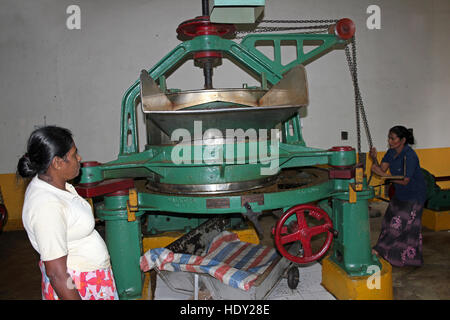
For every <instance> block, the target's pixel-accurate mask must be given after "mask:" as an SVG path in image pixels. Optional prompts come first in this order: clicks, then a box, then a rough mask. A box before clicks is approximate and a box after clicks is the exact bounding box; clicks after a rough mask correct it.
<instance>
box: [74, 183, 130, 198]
mask: <svg viewBox="0 0 450 320" xmlns="http://www.w3.org/2000/svg"><path fill="white" fill-rule="evenodd" d="M131 188H134V180H133V179H111V180H105V181H102V182H99V183H94V184H79V185H77V186H75V190H76V191H77V192H78V194H79V195H80V196H82V197H83V198H93V197H98V196H102V195H105V194H110V193H115V192H117V191H122V190H128V189H131Z"/></svg>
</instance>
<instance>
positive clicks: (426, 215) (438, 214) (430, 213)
mask: <svg viewBox="0 0 450 320" xmlns="http://www.w3.org/2000/svg"><path fill="white" fill-rule="evenodd" d="M422 226H424V227H426V228H428V229H431V230H434V231H441V230H450V210H447V211H434V210H430V209H427V208H424V209H423V214H422Z"/></svg>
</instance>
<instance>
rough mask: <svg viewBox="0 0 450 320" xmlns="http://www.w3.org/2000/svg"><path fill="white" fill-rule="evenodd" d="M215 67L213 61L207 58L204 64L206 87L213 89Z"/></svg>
mask: <svg viewBox="0 0 450 320" xmlns="http://www.w3.org/2000/svg"><path fill="white" fill-rule="evenodd" d="M212 69H213V67H212V63H211V61H209V60H207V61H205V62H204V65H203V75H204V76H205V89H212V88H213V86H212V73H213V70H212Z"/></svg>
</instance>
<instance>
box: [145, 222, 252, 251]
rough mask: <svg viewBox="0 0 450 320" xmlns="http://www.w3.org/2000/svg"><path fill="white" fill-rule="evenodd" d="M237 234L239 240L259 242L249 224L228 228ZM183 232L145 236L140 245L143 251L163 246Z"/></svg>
mask: <svg viewBox="0 0 450 320" xmlns="http://www.w3.org/2000/svg"><path fill="white" fill-rule="evenodd" d="M230 231H232V232H234V233H236V234H237V236H238V237H239V240H241V241H243V242H250V243H253V244H259V238H258V234H257V233H256V230H255V229H254V228H253V227H252V226H250V225H249V227H248V228H247V229H242V230H230ZM183 235H184V233H183V232H164V233H161V234H158V235H156V236H147V237H144V238H143V239H142V247H143V249H144V252H147V251H148V250H150V249H154V248H163V247H166V246H168V245H169V244H171V243H172V242H174V241H175V240H177V239H178V238H180V237H181V236H183Z"/></svg>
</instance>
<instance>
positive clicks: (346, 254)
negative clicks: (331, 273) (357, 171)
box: [331, 199, 381, 276]
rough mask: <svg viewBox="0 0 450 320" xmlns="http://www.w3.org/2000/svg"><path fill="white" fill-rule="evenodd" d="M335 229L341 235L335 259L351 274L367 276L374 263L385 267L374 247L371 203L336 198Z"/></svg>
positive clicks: (335, 250)
mask: <svg viewBox="0 0 450 320" xmlns="http://www.w3.org/2000/svg"><path fill="white" fill-rule="evenodd" d="M333 221H334V229H335V230H337V231H338V236H337V238H336V239H335V241H334V244H333V253H332V255H331V259H332V260H333V262H335V263H336V264H338V265H339V266H341V267H342V269H344V270H345V271H346V272H347V273H348V274H349V275H350V276H366V275H369V274H371V273H370V272H368V270H370V269H371V268H373V266H376V267H378V268H381V263H380V262H379V261H378V259H377V257H376V256H374V255H372V250H371V246H370V225H369V213H368V203H367V200H366V199H359V200H358V201H357V202H355V203H350V202H349V201H345V200H341V199H333Z"/></svg>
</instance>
